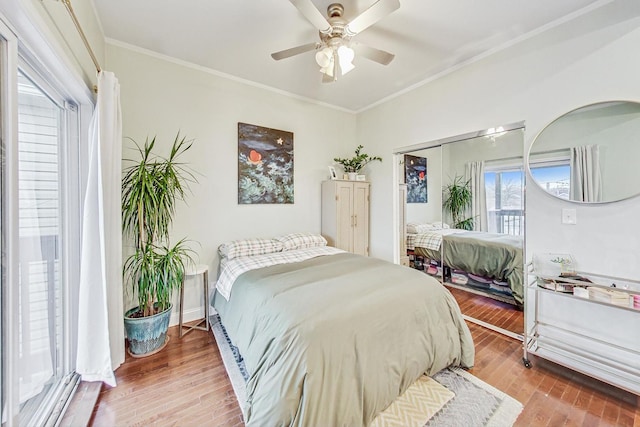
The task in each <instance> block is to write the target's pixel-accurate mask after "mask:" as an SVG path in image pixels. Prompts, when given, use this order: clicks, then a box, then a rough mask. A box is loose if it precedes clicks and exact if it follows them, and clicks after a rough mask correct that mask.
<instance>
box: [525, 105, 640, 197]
mask: <svg viewBox="0 0 640 427" xmlns="http://www.w3.org/2000/svg"><path fill="white" fill-rule="evenodd" d="M639 137H640V104H639V103H635V102H627V101H613V102H601V103H597V104H592V105H587V106H585V107H581V108H578V109H575V110H573V111H570V112H569V113H567V114H564V115H563V116H561V117H559V118H557V119H556V120H554V121H553V122H551V123H550V124H549V125H548V126H547V127H545V128H544V129H543V130H542V131H541V132H540V133H539V134H538V136H537V137H536V139H535V140H534V142H533V143H532V144H531V149H530V151H529V156H528V168H529V172H530V174H531V177H532V178H533V180H534V181H535V182H536V184H538V186H540V188H542V189H543V190H544V191H545V192H547V193H548V194H551V195H552V196H555V197H557V198H560V199H564V200H569V201H573V202H581V203H606V202H614V201H619V200H624V199H628V198H630V197H634V196H637V195H638V194H640V184H638V183H640V168H638V167H637V164H636V163H637V159H638V158H640V143H638V138H639Z"/></svg>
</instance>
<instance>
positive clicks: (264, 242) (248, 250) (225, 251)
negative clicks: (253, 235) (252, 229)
mask: <svg viewBox="0 0 640 427" xmlns="http://www.w3.org/2000/svg"><path fill="white" fill-rule="evenodd" d="M282 250H283V245H282V242H280V241H278V240H275V239H243V240H234V241H232V242H226V243H223V244H221V245H220V246H218V253H219V254H220V256H221V257H223V258H227V259H234V258H239V257H247V256H255V255H264V254H270V253H274V252H282Z"/></svg>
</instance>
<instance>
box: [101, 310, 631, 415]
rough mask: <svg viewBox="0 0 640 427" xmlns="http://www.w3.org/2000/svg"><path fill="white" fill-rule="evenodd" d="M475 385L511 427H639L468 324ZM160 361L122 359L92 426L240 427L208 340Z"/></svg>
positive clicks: (623, 407)
mask: <svg viewBox="0 0 640 427" xmlns="http://www.w3.org/2000/svg"><path fill="white" fill-rule="evenodd" d="M469 329H470V330H471V333H472V335H473V339H474V342H475V346H476V359H475V366H474V368H473V369H471V370H470V372H471V373H472V374H474V375H475V376H477V377H478V378H480V379H482V380H484V381H486V382H487V383H489V384H492V385H493V386H494V387H496V388H498V389H500V390H502V391H504V392H505V393H508V394H509V395H511V396H512V397H514V398H515V399H517V400H519V401H520V402H522V403H523V404H524V405H525V408H524V411H523V412H522V414H520V417H519V418H518V420H517V421H516V424H515V425H516V426H552V427H555V426H563V425H566V426H634V425H635V426H640V409H639V408H638V405H639V402H638V400H639V399H638V397H637V396H635V395H632V394H630V393H626V392H623V391H621V390H619V389H616V388H615V387H611V386H609V385H606V384H603V383H600V382H598V381H596V380H593V379H590V378H587V377H585V376H583V375H580V374H578V373H575V372H573V371H570V370H567V369H564V368H561V367H559V366H557V365H554V364H552V363H550V362H546V361H543V360H541V359H536V358H532V362H533V368H532V369H526V368H525V367H524V366H523V365H522V362H521V359H522V345H521V343H520V342H519V341H516V340H514V339H511V338H508V337H506V336H504V335H501V334H498V333H496V332H493V331H490V330H488V329H485V328H483V327H481V326H478V325H475V324H472V323H469ZM169 334H170V336H171V340H170V341H169V343H168V344H167V347H166V348H165V349H164V350H163V351H162V352H160V353H158V354H155V355H153V356H149V357H147V358H143V359H135V358H132V357H130V356H129V355H127V358H126V360H125V363H124V364H123V365H122V366H121V367H120V368H119V369H118V370H117V371H116V379H117V381H118V386H117V387H114V388H110V387H108V386H104V385H103V389H102V392H101V393H100V397H99V400H98V403H97V404H96V406H95V408H94V411H93V416H92V419H91V422H90V425H91V426H151V425H154V426H174V425H175V426H241V425H243V422H242V416H241V413H240V408H239V406H238V403H237V402H236V399H235V395H234V394H233V389H232V388H231V383H230V382H229V379H228V377H227V375H226V372H225V370H224V366H223V364H222V359H221V358H220V354H219V352H218V349H217V347H216V344H215V342H214V338H213V336H212V334H210V333H207V332H204V331H198V330H194V331H192V332H190V333H189V334H188V335H186V336H184V337H183V338H182V339H181V338H178V329H177V327H172V328H170V329H169Z"/></svg>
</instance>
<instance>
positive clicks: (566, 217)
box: [562, 209, 578, 225]
mask: <svg viewBox="0 0 640 427" xmlns="http://www.w3.org/2000/svg"><path fill="white" fill-rule="evenodd" d="M562 223H563V224H571V225H575V224H577V223H578V218H577V213H576V210H575V209H562Z"/></svg>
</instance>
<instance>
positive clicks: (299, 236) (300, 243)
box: [275, 233, 327, 251]
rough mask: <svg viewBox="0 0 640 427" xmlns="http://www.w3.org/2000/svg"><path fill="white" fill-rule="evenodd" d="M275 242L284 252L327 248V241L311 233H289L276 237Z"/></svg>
mask: <svg viewBox="0 0 640 427" xmlns="http://www.w3.org/2000/svg"><path fill="white" fill-rule="evenodd" d="M275 240H277V241H279V242H280V243H282V246H283V250H285V251H290V250H293V249H305V248H315V247H317V246H327V239H325V238H324V237H322V236H321V235H319V234H313V233H289V234H285V235H284V236H278V237H276V238H275Z"/></svg>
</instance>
